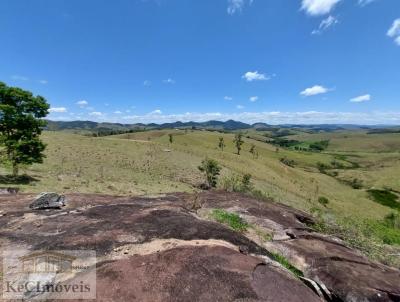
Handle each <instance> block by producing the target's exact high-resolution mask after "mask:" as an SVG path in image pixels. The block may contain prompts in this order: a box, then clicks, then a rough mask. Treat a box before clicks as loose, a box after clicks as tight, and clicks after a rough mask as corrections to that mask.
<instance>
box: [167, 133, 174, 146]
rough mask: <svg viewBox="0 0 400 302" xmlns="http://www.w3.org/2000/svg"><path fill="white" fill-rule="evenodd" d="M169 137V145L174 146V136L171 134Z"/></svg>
mask: <svg viewBox="0 0 400 302" xmlns="http://www.w3.org/2000/svg"><path fill="white" fill-rule="evenodd" d="M168 136H169V143H170V144H172V143H173V142H174V136H173V135H172V134H171V133H170V134H168Z"/></svg>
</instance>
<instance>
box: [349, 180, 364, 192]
mask: <svg viewBox="0 0 400 302" xmlns="http://www.w3.org/2000/svg"><path fill="white" fill-rule="evenodd" d="M350 185H351V187H352V188H353V189H356V190H359V189H362V187H363V181H362V180H361V179H358V178H353V180H352V181H351V182H350Z"/></svg>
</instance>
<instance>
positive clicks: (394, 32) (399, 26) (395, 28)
mask: <svg viewBox="0 0 400 302" xmlns="http://www.w3.org/2000/svg"><path fill="white" fill-rule="evenodd" d="M386 34H387V35H388V36H389V37H391V38H393V39H394V41H395V43H396V44H397V45H400V18H398V19H396V20H394V21H393V24H392V26H391V27H390V28H389V30H388V32H387V33H386Z"/></svg>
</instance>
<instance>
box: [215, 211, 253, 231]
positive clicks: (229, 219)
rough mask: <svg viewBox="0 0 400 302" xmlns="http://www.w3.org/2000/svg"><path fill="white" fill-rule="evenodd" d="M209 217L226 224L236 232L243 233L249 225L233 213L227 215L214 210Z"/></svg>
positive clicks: (225, 212) (224, 212)
mask: <svg viewBox="0 0 400 302" xmlns="http://www.w3.org/2000/svg"><path fill="white" fill-rule="evenodd" d="M211 215H212V218H214V219H215V220H216V221H218V222H219V223H223V224H226V225H228V226H229V227H231V228H232V229H234V230H235V231H238V232H245V231H246V230H247V228H248V227H249V224H248V223H246V221H244V220H243V219H242V218H241V217H240V216H239V215H238V214H235V213H229V212H227V211H225V210H221V209H214V210H213V211H212V213H211Z"/></svg>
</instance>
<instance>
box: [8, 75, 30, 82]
mask: <svg viewBox="0 0 400 302" xmlns="http://www.w3.org/2000/svg"><path fill="white" fill-rule="evenodd" d="M11 79H12V80H14V81H28V80H29V78H28V77H25V76H22V75H17V74H15V75H13V76H11Z"/></svg>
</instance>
